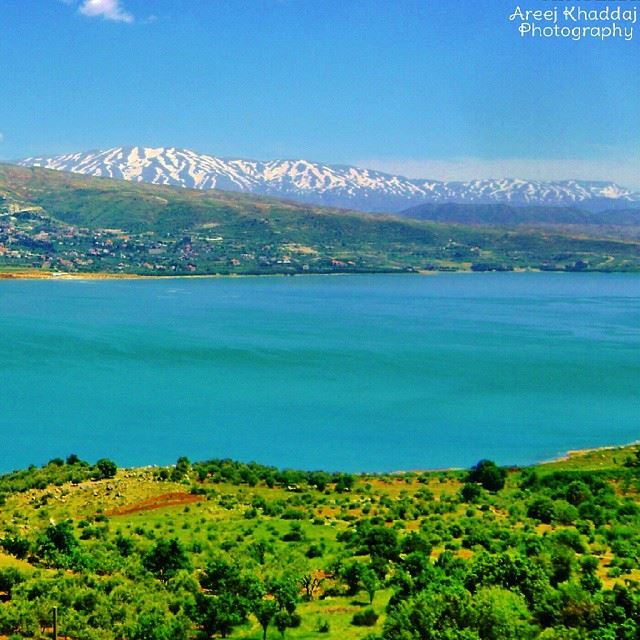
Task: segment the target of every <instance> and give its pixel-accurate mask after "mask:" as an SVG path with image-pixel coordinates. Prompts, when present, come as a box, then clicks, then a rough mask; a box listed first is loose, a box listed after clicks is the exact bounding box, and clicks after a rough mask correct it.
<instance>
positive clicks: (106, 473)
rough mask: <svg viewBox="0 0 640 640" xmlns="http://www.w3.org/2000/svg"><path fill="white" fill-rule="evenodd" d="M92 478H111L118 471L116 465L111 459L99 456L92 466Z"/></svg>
mask: <svg viewBox="0 0 640 640" xmlns="http://www.w3.org/2000/svg"><path fill="white" fill-rule="evenodd" d="M93 471H94V476H93V477H94V478H95V479H96V480H103V479H105V478H113V477H114V476H115V475H116V472H117V471H118V466H117V465H116V463H115V462H113V461H112V460H109V459H108V458H101V459H100V460H98V462H96V464H95V465H94V468H93Z"/></svg>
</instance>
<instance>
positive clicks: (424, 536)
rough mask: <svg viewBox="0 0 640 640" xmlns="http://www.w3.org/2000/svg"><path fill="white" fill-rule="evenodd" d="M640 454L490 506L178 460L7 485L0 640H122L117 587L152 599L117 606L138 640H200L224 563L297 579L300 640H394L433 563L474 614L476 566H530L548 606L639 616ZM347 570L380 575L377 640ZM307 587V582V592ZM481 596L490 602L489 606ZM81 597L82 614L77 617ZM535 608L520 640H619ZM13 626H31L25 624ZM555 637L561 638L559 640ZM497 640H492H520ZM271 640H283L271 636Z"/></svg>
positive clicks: (561, 468)
mask: <svg viewBox="0 0 640 640" xmlns="http://www.w3.org/2000/svg"><path fill="white" fill-rule="evenodd" d="M637 452H638V449H637V447H635V446H629V447H624V448H611V449H599V450H593V451H587V452H576V453H573V454H571V455H569V456H567V458H566V459H562V460H558V461H554V462H550V463H545V464H542V465H539V466H537V467H535V468H532V469H511V470H508V472H507V473H506V476H505V478H504V487H502V488H499V489H497V490H495V487H494V488H493V489H491V488H490V489H486V488H484V485H483V484H482V482H481V483H480V484H478V483H475V482H473V483H470V482H469V481H468V480H469V478H468V477H467V472H466V471H441V472H424V473H401V474H394V475H386V476H367V475H364V476H329V475H326V474H325V475H324V476H322V477H321V476H314V475H310V474H299V473H296V472H287V471H285V472H281V471H277V470H273V469H269V468H264V467H259V466H257V465H256V466H252V465H242V464H239V463H238V464H235V463H230V462H228V461H227V462H220V461H217V462H213V463H207V464H193V465H192V464H191V463H189V462H188V461H186V460H182V461H179V462H178V464H177V466H176V467H172V468H164V469H163V468H145V469H118V470H117V472H116V473H115V475H112V476H111V472H109V473H107V475H108V476H111V477H102V478H101V477H100V473H101V472H100V473H98V472H96V470H95V467H91V466H89V465H86V464H84V463H82V462H75V461H73V460H72V461H71V463H69V462H67V463H65V462H63V461H62V460H56V461H52V462H51V463H49V464H47V465H45V466H43V467H34V468H32V469H30V470H26V471H23V472H19V473H18V472H16V473H13V474H6V475H5V476H2V478H1V479H0V491H2V495H3V505H2V507H1V508H0V530H1V531H2V532H3V533H2V534H1V535H2V540H1V544H2V548H3V549H4V551H3V552H2V553H1V554H0V591H2V586H1V585H3V584H9V583H10V582H11V580H10V579H9V582H7V580H8V578H7V575H9V576H11V575H19V579H17V582H16V586H14V587H13V591H11V589H8V588H7V587H4V588H5V591H6V593H5V597H4V603H3V604H0V631H2V632H4V633H5V634H6V635H7V636H9V635H11V632H13V634H14V635H16V634H17V635H18V636H20V637H29V636H33V637H40V636H41V635H42V634H45V635H46V633H48V631H47V629H48V627H47V616H48V615H49V613H50V611H49V609H48V607H50V606H59V607H60V615H61V631H62V633H63V634H64V635H67V636H68V637H74V638H75V637H78V638H79V637H94V636H95V637H104V638H107V637H119V635H118V632H117V631H116V630H115V629H116V627H115V626H114V625H116V622H114V621H113V620H111V619H110V618H109V616H108V615H107V614H106V613H105V612H103V611H101V607H102V606H113V604H111V605H108V602H109V598H111V597H112V595H113V591H112V590H113V588H114V587H113V585H114V584H117V585H118V588H119V589H122V590H123V591H126V592H127V593H129V592H130V593H131V594H133V593H137V592H136V589H142V590H141V591H140V592H139V594H138V596H137V600H136V599H133V601H131V602H128V601H127V604H126V605H124V604H122V605H121V606H122V616H123V619H124V618H126V623H125V622H122V625H124V626H123V627H122V629H124V631H121V632H120V635H122V634H124V635H125V636H126V637H131V638H136V637H147V636H145V635H144V634H142V635H139V634H138V635H136V633H138V631H139V630H138V631H136V629H137V627H136V626H135V625H136V624H138V621H139V620H140V619H142V618H143V617H144V615H146V614H145V613H144V612H145V611H146V610H147V609H149V608H150V610H153V611H160V612H161V613H160V614H158V615H160V618H158V619H159V620H160V619H162V620H165V621H166V620H169V619H171V620H174V621H175V620H178V618H180V617H181V616H182V618H180V619H182V620H183V621H184V620H187V622H186V623H185V624H186V627H187V629H186V631H185V632H184V633H185V634H186V635H185V636H184V637H196V636H198V635H201V631H199V629H201V619H200V618H199V617H198V615H197V613H196V612H195V609H189V606H188V603H189V602H191V601H193V602H195V600H194V598H195V599H197V597H198V595H197V594H198V593H200V594H203V593H204V594H205V599H206V597H209V598H212V599H214V600H215V598H216V597H220V596H219V595H216V594H215V592H212V593H213V595H206V594H207V593H208V591H207V588H205V587H202V586H201V585H202V584H206V583H204V582H203V579H202V576H203V575H205V574H207V571H210V569H208V567H209V564H208V563H210V562H211V559H212V558H214V559H224V561H225V562H228V563H229V564H230V565H234V566H235V567H237V568H238V570H241V571H244V572H245V573H246V575H249V574H250V575H251V576H253V577H255V579H256V580H261V581H263V582H262V583H261V584H264V585H274V584H276V582H273V580H276V581H277V580H282V579H283V576H285V577H287V576H288V577H291V578H292V579H293V584H295V585H296V586H295V588H294V592H295V593H294V600H295V605H293V606H294V607H295V613H296V615H297V616H299V620H298V623H297V624H295V625H293V626H292V627H291V628H287V629H286V632H285V633H286V636H287V637H288V638H291V639H293V640H295V639H303V638H304V639H306V638H321V637H331V638H346V639H351V638H353V639H354V640H355V639H362V638H365V637H373V636H371V634H374V635H375V637H383V638H385V639H387V638H393V637H395V635H394V634H395V633H397V631H394V630H393V629H394V628H393V627H392V626H391V625H392V624H396V622H388V621H387V617H388V616H389V615H391V616H392V618H393V620H394V621H395V620H396V619H397V617H398V613H397V612H398V607H402V606H405V605H406V603H405V605H403V604H402V598H403V597H404V596H402V595H401V594H402V593H403V589H405V588H406V585H405V586H403V585H404V582H403V580H406V579H409V577H410V578H411V580H414V581H416V583H417V581H418V575H419V574H418V573H415V572H414V570H413V569H412V568H411V567H412V566H413V564H412V563H416V562H420V563H423V564H424V563H425V562H426V563H427V564H425V565H424V566H423V568H422V569H421V570H422V571H427V572H431V573H433V572H436V573H434V574H433V576H432V578H431V579H432V580H434V581H436V578H437V572H442V574H443V575H442V576H440V577H439V578H437V579H438V580H440V579H442V580H444V583H443V584H446V585H449V586H450V585H451V584H453V585H455V584H456V581H458V582H460V584H461V585H465V589H466V590H467V591H468V592H469V594H471V595H472V596H473V597H480V596H478V594H481V593H484V591H483V589H484V587H483V589H480V587H479V586H477V585H473V581H472V579H471V578H470V576H476V577H475V578H473V580H478V581H479V584H484V583H483V582H482V580H483V579H482V577H477V575H476V573H474V572H477V570H478V566H477V563H480V566H484V565H482V563H486V562H491V561H492V560H491V559H496V558H498V559H500V562H504V561H505V558H512V560H517V559H518V558H520V560H519V562H523V563H526V562H529V563H530V564H531V569H530V570H533V568H535V570H536V571H540V572H541V573H540V575H541V576H547V578H546V579H548V580H549V584H548V585H547V586H545V587H544V590H547V591H548V597H549V598H551V599H552V595H553V594H554V593H555V592H558V593H560V594H563V597H567V595H566V594H567V593H570V592H571V589H574V590H575V589H582V591H580V598H582V600H584V599H585V598H586V597H587V596H588V597H589V598H592V599H593V602H592V603H591V604H590V605H589V606H593V607H595V606H601V607H604V606H605V605H604V604H603V603H606V599H607V598H608V597H613V596H608V595H607V594H618V593H619V591H618V590H619V589H620V588H623V589H625V590H628V592H629V594H630V595H629V597H630V598H637V597H638V584H639V583H640V566H639V565H638V551H639V550H640V528H639V527H638V526H637V525H638V522H639V520H640V516H639V515H638V514H639V513H640V509H639V507H638V502H639V500H640V498H639V496H638V489H639V486H640V480H639V477H638V472H637V464H638V456H637ZM590 478H591V480H590ZM69 479H71V481H69ZM594 479H596V480H597V482H595V481H594ZM317 483H320V486H321V490H320V489H318V484H317ZM569 485H570V486H571V487H572V488H573V491H572V490H568V486H569ZM470 486H472V487H475V489H473V490H471V489H469V487H470ZM576 496H577V497H576ZM536 505H537V506H536ZM545 509H546V511H545ZM61 523H67V525H65V526H68V531H69V532H70V533H69V535H70V536H71V537H72V538H73V544H72V545H71V546H69V547H68V548H67V547H65V546H64V545H63V544H62V543H60V545H61V546H59V548H58V547H56V548H55V549H53V550H52V547H51V544H52V542H51V540H54V542H55V540H59V539H58V538H55V537H52V536H51V535H50V534H51V533H52V532H54V531H56V528H57V527H58V528H59V527H60V526H61ZM385 532H387V534H385ZM389 532H390V533H389ZM58 534H60V531H58ZM47 535H49V536H50V537H49V538H47ZM388 536H390V537H388ZM123 540H125V541H127V542H126V545H125V544H124V543H123V542H122V541H123ZM165 540H174V541H176V544H177V545H178V548H179V549H180V551H181V552H184V555H185V558H186V564H185V566H184V567H180V568H178V569H176V571H175V573H173V574H172V575H171V577H170V578H169V579H167V576H164V577H162V576H161V575H160V574H157V573H156V574H155V576H154V575H152V574H153V570H151V569H149V566H148V564H145V563H146V562H147V560H145V559H146V558H148V557H149V555H150V554H151V553H152V551H153V550H154V548H156V547H157V545H158V543H159V541H165ZM16 541H18V542H23V543H24V544H23V545H22V546H20V544H17V543H16ZM536 541H537V542H536ZM55 544H56V545H57V544H59V542H55ZM47 545H48V546H47ZM394 545H395V546H394ZM392 547H393V548H392ZM124 548H126V549H127V551H126V553H125V552H124V551H123V549H124ZM487 558H489V560H487ZM354 563H355V564H356V565H357V569H358V570H359V571H361V572H362V570H365V568H367V567H374V568H375V571H376V572H377V574H378V575H377V578H375V577H374V587H375V588H374V589H373V591H374V593H373V602H372V607H373V609H374V610H375V613H376V614H377V615H378V616H379V617H378V618H377V620H376V621H375V623H374V624H373V625H371V626H364V627H363V626H357V625H354V624H353V617H354V614H358V613H359V612H362V611H365V610H367V609H368V607H369V599H370V598H369V595H368V594H367V589H365V587H366V586H367V583H366V579H365V577H364V574H362V573H361V574H360V577H359V578H358V577H356V580H355V586H354V584H353V580H352V581H351V583H350V582H349V566H350V565H353V564H354ZM523 566H525V565H523ZM587 566H588V567H589V568H585V567H587ZM560 570H561V571H560ZM61 572H62V573H61ZM545 572H546V573H545ZM559 572H560V573H562V575H559ZM431 573H429V575H431ZM167 575H168V574H167ZM402 576H404V578H403V577H402ZM585 576H586V577H585ZM305 578H306V579H307V583H308V582H310V581H313V586H312V588H311V590H310V591H306V590H305ZM544 579H545V578H539V580H544ZM270 580H271V581H272V582H269V581H270ZM47 581H49V582H47ZM51 581H53V582H51ZM198 581H200V583H201V584H200V585H199V584H198ZM496 581H497V582H496V583H495V584H497V585H498V586H495V585H494V584H493V583H490V584H491V585H492V586H491V589H499V590H500V593H499V595H500V598H504V597H505V596H504V593H503V592H511V593H515V594H516V595H515V596H514V597H517V599H518V607H520V608H522V606H524V605H523V602H524V598H526V597H529V596H528V595H527V593H526V590H525V591H524V592H523V593H524V594H525V595H524V596H523V595H522V594H521V592H520V591H519V589H520V587H519V586H518V585H516V584H513V585H509V584H507V583H505V582H504V578H500V579H497V578H496ZM590 581H591V582H590ZM63 583H64V584H65V585H67V586H65V587H64V589H62V587H58V586H56V589H59V591H58V592H56V591H55V589H54V593H53V594H49V595H48V596H47V597H46V598H45V597H44V595H39V594H40V591H39V587H38V585H40V584H49V585H52V584H55V585H60V584H63ZM592 583H593V584H592ZM350 584H351V586H350ZM589 584H592V586H591V587H587V586H585V585H589ZM580 585H582V586H580ZM485 586H487V589H488V588H489V585H485ZM49 588H51V587H49ZM447 588H449V587H447ZM541 588H542V587H541ZM265 589H266V590H265V591H263V595H262V598H267V600H269V598H271V596H270V595H269V593H275V591H274V589H275V587H273V586H271V587H265ZM422 589H428V587H427V586H424V587H422ZM76 592H77V593H76ZM34 593H35V594H36V595H33V594H34ZM87 593H94V595H93V596H91V605H90V606H88V605H86V603H85V600H82V598H85V599H86V598H89V595H87ZM425 593H426V592H425ZM487 593H491V594H492V595H491V597H494V596H495V593H493V592H491V591H490V589H489V591H487ZM625 593H627V591H625ZM56 594H57V595H56ZM74 594H76V595H74ZM78 594H84V595H82V598H81V597H80V595H78ZM399 594H400V595H399ZM419 594H420V591H417V592H416V593H412V594H409V593H408V592H407V594H406V601H407V602H408V603H411V602H414V601H417V598H418V597H419ZM585 594H586V595H585ZM75 597H78V598H80V601H81V602H82V603H85V604H82V605H78V604H77V603H76V602H75V600H74V598H75ZM128 597H131V598H133V596H128ZM574 597H575V598H576V599H578V600H579V599H580V598H578V596H574ZM41 600H42V601H41ZM125 600H126V599H125ZM399 601H400V604H399ZM554 602H555V601H554ZM581 602H582V601H581ZM390 603H391V604H390ZM527 603H528V604H527V606H528V609H527V608H526V607H525V608H524V609H523V610H522V611H521V610H520V609H518V616H520V618H522V624H524V623H525V619H526V624H527V625H528V626H527V629H529V632H528V633H529V635H528V636H526V637H531V638H534V637H540V638H543V637H544V638H548V637H562V633H569V632H570V633H571V635H566V636H565V637H571V638H573V637H576V638H582V637H584V638H592V637H608V636H604V635H603V636H596V635H593V633H592V632H593V631H594V629H593V628H588V627H585V626H584V625H585V624H586V623H585V621H584V620H583V621H580V620H579V619H578V620H576V619H575V618H571V616H570V615H569V614H567V613H562V611H563V610H562V606H561V605H560V604H558V605H557V606H558V607H560V610H559V613H558V616H559V617H557V618H545V617H544V616H543V615H542V614H541V613H540V612H539V611H538V609H537V606H538V605H537V603H536V602H535V600H534V601H527ZM574 605H575V603H574ZM193 606H195V605H193ZM407 606H408V605H407ZM478 606H480V605H478ZM505 606H506V605H505ZM549 606H550V605H549ZM575 606H577V605H575ZM581 606H586V605H585V604H584V602H582V605H581ZM30 607H32V608H33V610H31V609H30ZM85 609H86V611H85ZM16 612H20V615H16V616H14V615H13V613H16ZM162 612H164V613H162ZM389 612H391V613H389ZM21 616H22V617H21ZM29 616H31V617H29ZM92 616H93V617H92ZM394 616H395V617H394ZM563 616H564V617H563ZM103 618H104V622H100V624H104V629H102V627H98V631H95V633H94V632H92V634H93V635H92V634H89V633H88V632H87V631H86V628H88V627H89V626H91V625H95V624H98V623H97V622H96V621H95V620H102V619H103ZM29 620H30V622H29ZM71 620H72V621H73V624H71V622H70V621H71ZM92 620H93V622H92ZM244 620H245V621H244V622H240V623H237V624H236V625H234V626H233V628H232V629H231V630H230V634H231V636H232V637H234V638H252V639H257V638H262V636H263V631H262V628H261V627H260V625H259V623H258V621H257V618H256V616H255V615H254V614H253V613H247V614H246V617H244ZM571 620H573V621H574V622H573V623H571ZM585 620H586V619H585ZM561 623H562V624H561ZM66 624H67V625H68V628H67V626H65V625H66ZM159 624H160V623H157V624H156V627H158V628H159ZM407 624H409V623H407ZM469 624H471V623H469ZM496 624H497V623H496ZM571 624H573V627H572V626H571ZM590 624H592V625H596V623H595V622H593V623H590ZM597 624H598V625H600V626H603V625H604V624H605V623H604V622H603V621H602V620H600V621H599V622H598V623H597ZM127 625H128V626H127ZM470 628H471V627H470ZM100 629H102V630H101V631H100ZM518 629H520V628H518ZM558 629H560V631H558ZM562 629H565V631H562ZM567 629H568V631H567ZM597 629H600V627H597ZM516 631H517V633H520V632H521V629H520V630H519V631H518V630H517V629H516ZM516 631H514V633H516ZM556 631H557V633H558V634H559V635H557V636H556V635H551V632H556ZM172 633H174V635H175V633H176V632H172ZM420 633H424V632H420V631H416V632H414V633H413V635H407V636H406V637H407V638H413V637H420ZM474 633H477V634H478V635H477V637H479V638H490V637H494V636H492V635H491V634H488V635H487V633H485V635H482V633H481V631H478V630H475V631H474ZM492 633H493V632H492ZM501 633H502V632H501ZM503 633H505V634H506V635H503V636H498V637H504V638H509V637H512V636H511V635H508V634H507V632H506V631H505V632H503ZM509 633H511V631H509ZM545 633H546V635H544V634H545ZM87 634H88V635H87ZM110 634H112V635H110ZM541 634H542V635H541ZM179 636H180V634H179V633H178V634H177V635H176V636H175V637H179ZM150 637H151V636H150ZM153 637H162V635H161V634H160V635H155V636H153ZM268 637H273V638H276V637H280V633H279V632H278V631H277V630H276V628H275V627H274V626H273V624H272V625H270V627H269V629H268ZM433 637H434V638H440V637H443V638H444V637H445V636H438V635H434V636H433ZM451 637H456V636H451ZM460 637H463V636H460ZM464 637H465V638H466V637H470V638H471V637H474V638H475V637H476V636H472V635H469V636H464ZM513 637H517V635H516V636H513ZM621 637H622V636H621ZM624 637H627V636H624ZM628 637H631V636H628ZM633 637H635V636H633Z"/></svg>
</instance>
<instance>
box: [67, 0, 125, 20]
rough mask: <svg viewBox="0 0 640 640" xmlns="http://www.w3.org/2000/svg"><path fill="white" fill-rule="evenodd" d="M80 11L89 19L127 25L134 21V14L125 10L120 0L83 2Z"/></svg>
mask: <svg viewBox="0 0 640 640" xmlns="http://www.w3.org/2000/svg"><path fill="white" fill-rule="evenodd" d="M78 11H79V12H80V13H81V14H82V15H83V16H87V17H89V18H104V19H105V20H112V21H113V22H127V23H132V22H133V21H134V17H133V14H131V13H129V12H128V11H126V10H125V8H124V6H123V5H122V3H121V2H120V0H83V2H82V4H81V5H80V8H79V9H78Z"/></svg>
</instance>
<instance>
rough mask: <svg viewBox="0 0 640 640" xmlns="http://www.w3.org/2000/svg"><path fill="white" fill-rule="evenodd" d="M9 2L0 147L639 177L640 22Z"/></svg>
mask: <svg viewBox="0 0 640 640" xmlns="http://www.w3.org/2000/svg"><path fill="white" fill-rule="evenodd" d="M570 1H571V0H570ZM1 4H2V10H1V11H0V86H1V87H2V90H3V97H2V99H1V100H0V134H1V142H0V159H5V160H7V159H15V158H20V157H24V156H28V155H35V154H53V153H62V152H68V151H73V150H87V149H95V148H107V147H111V146H116V145H125V144H143V145H149V146H178V147H188V148H192V149H195V150H197V151H202V152H207V153H211V154H214V155H222V156H233V157H253V158H260V159H268V158H276V157H304V158H308V159H311V160H319V161H325V162H334V163H356V164H359V165H365V166H370V167H374V168H381V169H387V170H392V171H397V172H400V173H405V174H407V175H411V176H416V177H417V176H421V177H433V178H445V179H455V178H461V179H467V178H471V177H503V176H511V177H514V176H521V177H532V178H547V179H548V178H568V177H585V178H602V179H607V178H610V179H615V180H618V181H619V182H621V183H622V184H626V185H627V186H631V187H640V124H639V121H640V49H639V46H640V24H638V25H636V29H637V30H638V31H639V33H638V34H637V35H636V37H635V38H634V40H632V41H631V42H623V41H609V42H601V41H597V40H588V41H581V42H572V41H568V40H555V41H553V40H548V39H547V40H539V41H536V40H524V39H522V38H521V37H520V36H519V35H518V33H517V31H516V30H515V28H514V25H513V23H509V21H508V15H509V14H510V13H511V11H512V10H513V8H514V6H516V5H517V4H519V3H518V2H516V1H512V0H25V1H24V2H23V1H13V0H3V1H2V2H1ZM520 4H521V5H522V6H523V7H524V6H526V7H527V8H536V7H548V6H549V4H550V0H528V1H525V2H521V3H520ZM584 4H585V3H584V2H582V3H581V5H582V6H584ZM592 4H595V3H592ZM611 4H612V5H616V4H618V3H617V2H616V1H615V0H613V1H612V2H611ZM598 5H602V3H598Z"/></svg>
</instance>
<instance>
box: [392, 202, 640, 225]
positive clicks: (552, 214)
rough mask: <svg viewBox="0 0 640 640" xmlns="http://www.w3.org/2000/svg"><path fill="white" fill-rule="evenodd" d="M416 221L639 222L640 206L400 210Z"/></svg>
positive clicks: (444, 206) (475, 206)
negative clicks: (624, 207)
mask: <svg viewBox="0 0 640 640" xmlns="http://www.w3.org/2000/svg"><path fill="white" fill-rule="evenodd" d="M399 215H401V216H406V217H407V218H414V219H415V220H431V221H434V222H456V223H461V224H490V225H507V226H509V225H531V224H534V225H536V224H539V225H550V224H551V225H558V224H559V225H614V226H627V225H635V226H638V225H640V208H637V209H631V208H629V209H618V210H615V209H614V210H608V211H600V212H594V211H585V210H583V209H579V208H576V207H530V206H526V207H514V206H510V205H506V204H455V203H447V204H422V205H419V206H417V207H410V208H409V209H405V210H404V211H401V212H400V213H399Z"/></svg>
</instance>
